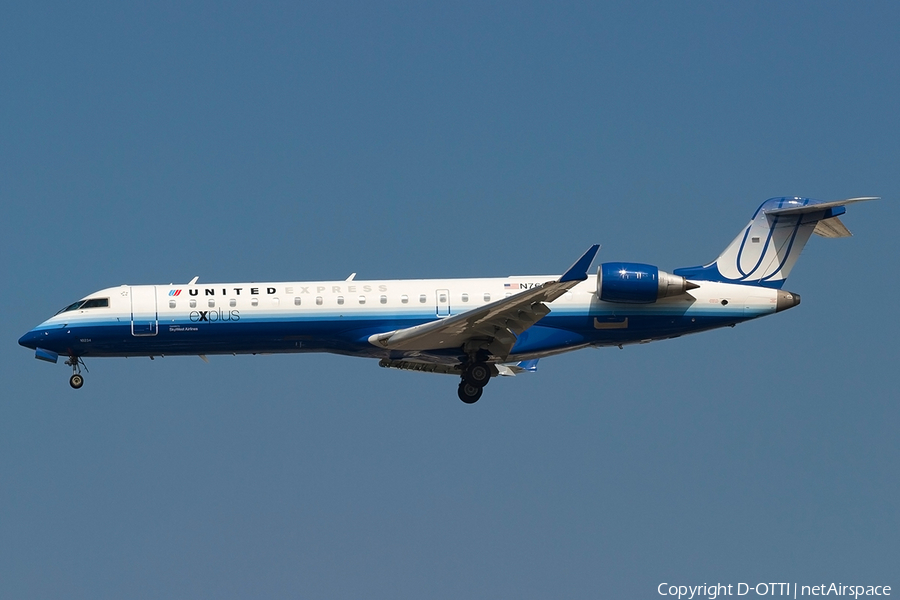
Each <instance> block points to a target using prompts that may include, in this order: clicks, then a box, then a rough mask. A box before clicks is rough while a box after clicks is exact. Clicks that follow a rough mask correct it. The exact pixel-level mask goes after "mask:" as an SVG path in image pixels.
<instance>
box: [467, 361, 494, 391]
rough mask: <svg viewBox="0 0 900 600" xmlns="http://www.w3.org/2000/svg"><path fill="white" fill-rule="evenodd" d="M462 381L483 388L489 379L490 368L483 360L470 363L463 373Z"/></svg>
mask: <svg viewBox="0 0 900 600" xmlns="http://www.w3.org/2000/svg"><path fill="white" fill-rule="evenodd" d="M463 381H465V382H466V383H468V384H470V385H474V386H475V387H480V388H483V387H484V386H486V385H487V384H488V383H490V381H491V368H490V367H489V366H487V364H486V363H483V362H476V363H472V364H471V365H469V366H468V368H466V370H465V372H464V373H463Z"/></svg>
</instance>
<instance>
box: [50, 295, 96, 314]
mask: <svg viewBox="0 0 900 600" xmlns="http://www.w3.org/2000/svg"><path fill="white" fill-rule="evenodd" d="M85 308H109V298H88V299H87V300H79V301H78V302H73V303H72V304H70V305H68V306H67V307H65V308H64V309H62V310H61V311H59V312H58V313H56V314H60V313H64V312H69V311H70V310H78V309H85Z"/></svg>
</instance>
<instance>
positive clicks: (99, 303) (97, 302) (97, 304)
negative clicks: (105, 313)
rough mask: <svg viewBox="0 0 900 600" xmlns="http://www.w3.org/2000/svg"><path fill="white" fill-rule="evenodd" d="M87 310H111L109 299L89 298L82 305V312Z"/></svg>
mask: <svg viewBox="0 0 900 600" xmlns="http://www.w3.org/2000/svg"><path fill="white" fill-rule="evenodd" d="M85 308H109V298H89V299H88V300H85V301H84V304H82V305H81V310H84V309H85Z"/></svg>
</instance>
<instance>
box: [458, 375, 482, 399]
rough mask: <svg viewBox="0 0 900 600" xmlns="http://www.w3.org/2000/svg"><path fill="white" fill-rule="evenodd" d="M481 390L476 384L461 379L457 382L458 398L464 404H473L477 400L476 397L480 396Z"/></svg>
mask: <svg viewBox="0 0 900 600" xmlns="http://www.w3.org/2000/svg"><path fill="white" fill-rule="evenodd" d="M483 391H484V390H483V389H482V388H480V387H478V386H477V385H472V384H471V383H466V382H465V381H463V382H462V383H460V384H459V392H458V394H459V399H460V400H462V401H463V402H465V403H466V404H475V403H476V402H478V399H479V398H481V393H482V392H483Z"/></svg>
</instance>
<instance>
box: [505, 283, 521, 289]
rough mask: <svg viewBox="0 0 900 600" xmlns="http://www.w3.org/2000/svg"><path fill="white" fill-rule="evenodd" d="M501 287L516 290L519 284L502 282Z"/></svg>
mask: <svg viewBox="0 0 900 600" xmlns="http://www.w3.org/2000/svg"><path fill="white" fill-rule="evenodd" d="M503 289H505V290H517V289H519V284H518V283H504V284H503Z"/></svg>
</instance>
